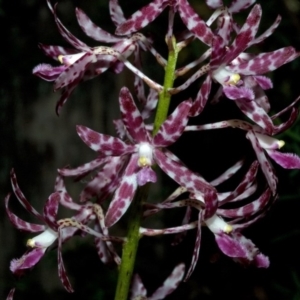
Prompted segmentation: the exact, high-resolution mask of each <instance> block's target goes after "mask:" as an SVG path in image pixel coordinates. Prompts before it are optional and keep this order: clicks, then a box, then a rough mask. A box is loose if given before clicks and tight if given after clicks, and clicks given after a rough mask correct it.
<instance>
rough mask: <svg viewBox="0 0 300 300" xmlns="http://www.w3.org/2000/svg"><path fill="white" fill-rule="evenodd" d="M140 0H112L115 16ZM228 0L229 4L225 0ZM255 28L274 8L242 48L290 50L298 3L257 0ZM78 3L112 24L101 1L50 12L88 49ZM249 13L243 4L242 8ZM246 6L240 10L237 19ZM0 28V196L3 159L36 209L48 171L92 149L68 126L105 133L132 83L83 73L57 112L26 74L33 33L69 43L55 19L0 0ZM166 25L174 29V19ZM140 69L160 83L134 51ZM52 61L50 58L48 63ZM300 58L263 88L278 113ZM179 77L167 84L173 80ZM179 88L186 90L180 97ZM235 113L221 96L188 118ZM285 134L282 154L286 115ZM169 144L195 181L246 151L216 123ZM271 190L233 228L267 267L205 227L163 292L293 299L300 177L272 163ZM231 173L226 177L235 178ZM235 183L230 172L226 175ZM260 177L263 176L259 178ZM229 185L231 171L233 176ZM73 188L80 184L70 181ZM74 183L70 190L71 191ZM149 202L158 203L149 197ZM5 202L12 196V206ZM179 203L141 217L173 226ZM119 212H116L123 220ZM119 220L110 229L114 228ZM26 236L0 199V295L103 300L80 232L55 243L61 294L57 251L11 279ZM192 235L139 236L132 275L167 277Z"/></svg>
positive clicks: (299, 260)
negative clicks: (241, 227)
mask: <svg viewBox="0 0 300 300" xmlns="http://www.w3.org/2000/svg"><path fill="white" fill-rule="evenodd" d="M147 2H148V1H140V0H139V1H137V0H135V1H130V2H129V1H122V0H120V3H121V5H122V7H123V8H124V11H125V12H126V15H127V16H128V15H129V14H132V13H133V12H134V10H135V8H138V7H141V6H142V5H143V4H145V3H147ZM191 2H193V5H194V7H195V9H196V10H197V11H198V12H199V14H200V15H201V16H203V18H204V19H207V18H208V17H209V15H210V13H211V12H210V11H209V10H208V9H207V8H206V6H205V4H203V3H202V1H191ZM227 2H230V1H227ZM261 2H262V3H261V5H262V7H263V18H262V23H261V26H260V32H263V31H264V30H265V29H266V28H268V26H270V25H271V24H272V23H273V21H274V20H275V18H276V16H277V14H278V13H279V14H281V16H282V18H283V20H282V22H281V25H280V26H279V28H278V29H277V30H276V31H275V33H274V34H273V35H272V36H271V37H269V38H268V39H267V40H266V41H265V42H264V43H263V44H262V45H259V46H256V47H253V49H250V50H251V51H253V52H254V53H259V52H266V51H272V50H276V49H279V48H281V47H284V46H289V45H292V46H294V47H296V48H297V49H300V21H299V20H300V2H299V1H297V0H281V1H261ZM75 7H80V8H81V9H83V10H84V11H85V12H86V13H87V14H88V15H89V17H90V18H91V19H92V20H93V21H94V22H95V23H96V24H98V25H99V26H101V27H103V28H104V29H106V30H108V31H109V32H113V31H114V26H113V24H112V22H111V21H110V19H109V16H108V1H103V0H98V1H94V0H90V1H83V0H81V1H79V0H78V1H63V0H62V1H59V6H58V11H59V16H60V18H61V20H62V21H63V23H64V24H65V26H66V27H67V28H68V29H70V30H71V31H72V32H73V33H74V34H75V35H76V36H77V37H78V38H79V39H82V40H83V41H85V42H86V43H88V44H89V45H91V46H96V45H97V44H96V42H95V41H92V40H90V39H89V38H87V37H85V36H84V34H83V33H82V32H81V31H80V28H79V26H78V25H77V23H76V18H75V14H74V8H75ZM247 12H249V10H247ZM247 12H245V13H242V14H241V15H240V16H239V22H240V24H242V23H243V21H244V20H245V17H246V15H247ZM166 16H167V11H165V12H164V13H163V14H162V15H161V16H160V17H159V18H158V19H157V21H156V22H155V23H154V24H152V25H151V26H149V27H147V28H146V29H145V30H144V32H145V33H146V32H148V31H149V32H152V33H153V36H155V45H156V47H157V48H158V50H159V51H160V52H161V53H162V54H163V55H164V56H166V49H165V45H164V42H163V41H164V33H165V30H163V29H164V28H166V22H165V20H166ZM0 26H1V40H2V42H1V45H2V46H1V47H0V51H1V56H0V57H1V59H0V70H1V81H0V105H1V108H0V115H1V117H0V122H1V124H0V128H1V130H0V133H1V137H0V141H1V145H0V153H1V155H0V166H1V172H0V193H1V195H0V199H4V197H5V195H6V194H7V193H8V192H10V191H11V187H10V183H9V172H10V169H11V168H12V167H14V168H15V171H16V173H17V176H18V181H19V185H20V187H21V189H22V191H23V192H24V194H25V195H26V197H27V199H28V200H29V201H30V202H31V203H32V205H33V206H34V207H35V208H36V209H37V210H39V211H41V210H42V207H43V204H44V202H45V200H46V199H47V197H48V196H49V195H50V193H52V191H53V184H54V180H55V176H56V169H57V168H60V167H63V166H65V165H67V164H70V165H71V166H73V167H75V166H78V165H80V164H82V163H85V162H87V161H89V160H91V159H93V158H94V157H95V153H93V152H92V151H91V150H89V149H88V148H87V147H86V146H85V145H84V144H83V143H82V142H81V141H80V139H79V138H78V136H77V134H76V131H75V125H76V124H82V125H85V126H88V127H90V128H93V129H95V130H96V131H99V132H105V133H108V134H115V133H114V129H113V126H112V123H111V120H112V119H114V118H117V117H119V109H118V102H117V99H118V92H119V90H120V88H121V87H122V86H124V85H126V86H128V87H130V88H132V83H131V82H132V78H133V76H132V74H131V73H130V72H129V71H127V70H125V71H124V72H122V73H121V74H119V75H117V76H115V75H114V74H112V73H110V72H106V73H104V74H103V75H101V77H97V78H95V79H93V80H92V81H88V82H85V83H83V84H81V85H80V86H79V87H77V88H76V90H75V92H74V93H73V95H72V96H71V97H70V99H69V100H68V102H67V104H66V105H65V107H64V108H63V110H62V113H61V115H60V116H59V117H57V116H56V114H55V110H54V109H55V103H56V101H57V99H58V98H59V92H58V93H53V92H52V84H51V83H47V82H44V81H42V80H40V79H39V78H36V77H34V76H33V75H32V74H31V72H32V69H33V67H34V66H36V65H37V64H39V63H42V62H47V63H53V62H52V61H51V60H50V59H48V58H46V57H45V56H44V55H43V53H42V52H41V51H40V50H39V49H38V47H37V45H38V43H39V42H42V43H44V44H51V45H62V46H68V45H67V44H66V42H65V41H64V40H63V39H62V37H61V36H60V34H59V33H58V30H57V28H56V26H55V23H54V20H53V16H52V15H51V13H50V12H49V10H48V7H47V5H46V1H41V0H26V1H21V0H15V1H11V0H0ZM176 27H178V28H179V29H180V28H181V27H182V24H181V23H180V20H179V19H178V20H177V21H176ZM202 51H203V49H202V48H201V45H200V43H195V44H194V45H193V46H191V47H189V48H188V50H184V51H183V52H182V54H181V55H180V57H179V62H178V65H179V66H183V65H185V64H186V63H188V62H190V61H192V60H193V59H195V58H196V57H198V56H199V54H201V53H202ZM144 62H145V65H146V67H145V69H146V73H147V74H148V75H149V76H150V77H151V78H153V79H155V80H157V81H158V82H162V74H163V73H162V72H161V68H159V71H157V69H156V67H154V65H155V61H154V60H153V59H152V58H144ZM53 64H54V63H53ZM299 74H300V62H299V59H298V60H297V61H295V62H293V63H291V64H288V65H286V66H283V67H281V68H280V69H279V70H276V71H275V72H273V73H272V74H269V76H270V77H271V78H272V80H273V83H274V88H273V90H270V91H268V96H269V98H270V101H271V105H272V112H277V111H279V110H280V109H282V108H283V107H285V106H286V105H288V104H289V103H291V102H292V101H293V100H294V99H295V98H296V97H297V96H298V95H299V94H300V86H299ZM180 83H181V81H180V80H178V81H177V82H176V84H175V85H179V84H180ZM200 83H201V81H200V80H198V81H197V82H196V83H195V84H193V85H192V87H191V88H190V89H189V91H188V92H184V93H182V94H180V95H179V96H177V97H174V100H173V102H174V104H173V105H172V107H171V109H173V108H174V107H175V105H176V104H177V103H178V102H179V101H181V100H182V99H186V98H188V97H189V96H190V95H191V96H193V97H194V96H195V93H196V92H197V90H198V88H199V86H200ZM188 93H189V94H188ZM236 117H241V115H240V113H239V112H238V110H237V109H236V107H235V105H234V104H233V103H232V102H230V101H223V102H221V103H220V105H219V106H216V107H213V108H207V109H206V110H205V112H204V113H203V115H202V116H201V117H200V118H198V119H196V120H194V121H193V122H194V123H197V122H198V123H208V122H213V121H217V120H222V119H228V118H236ZM281 138H283V139H284V140H285V141H286V146H285V147H284V148H283V149H282V151H286V152H294V153H298V154H299V155H300V146H299V145H300V143H299V142H300V126H299V124H297V123H296V124H295V125H294V126H293V128H291V129H290V130H289V131H288V132H286V133H285V134H284V136H281ZM172 150H173V151H174V152H175V153H176V154H177V155H178V156H179V157H180V158H181V159H182V160H183V161H185V162H186V164H187V165H188V166H189V167H190V168H192V169H193V170H194V171H198V172H201V173H202V174H203V175H204V177H205V178H207V179H208V180H209V179H213V178H214V177H216V176H218V175H219V174H220V173H221V172H223V171H224V170H225V169H226V168H228V167H230V166H231V165H232V164H233V163H234V162H236V161H237V160H239V159H241V158H243V157H245V156H246V157H250V158H249V161H248V163H250V162H251V160H252V159H253V158H254V155H253V151H252V149H251V146H250V144H249V143H248V141H247V140H246V139H245V138H244V133H241V132H239V131H238V130H224V131H216V132H205V133H201V134H199V135H197V134H196V133H189V134H186V135H185V136H184V137H182V138H181V139H180V141H179V142H178V143H177V144H176V145H174V146H173V147H172ZM276 170H277V173H278V176H279V193H280V197H279V199H278V200H277V202H276V203H275V205H274V206H273V207H272V209H271V210H270V211H269V213H268V214H267V216H266V217H265V218H264V219H263V220H261V221H259V222H258V223H256V224H255V225H254V226H252V227H251V228H249V229H247V230H246V231H245V232H244V234H245V235H246V236H247V237H248V238H250V239H251V240H253V242H254V243H255V244H256V245H257V246H258V247H259V248H260V249H261V251H262V252H263V253H264V254H266V255H268V256H269V257H270V261H271V265H270V268H269V269H267V270H263V269H254V268H251V267H250V268H245V267H242V266H240V265H239V264H236V263H235V262H233V261H232V260H231V259H229V258H227V257H225V256H224V255H223V254H222V253H220V251H219V249H218V247H217V246H216V244H215V241H214V237H213V235H212V234H211V233H210V232H208V231H206V230H205V229H204V230H203V236H202V244H201V251H200V259H199V262H198V264H197V268H196V270H195V272H194V274H193V275H192V277H191V278H190V280H189V281H188V282H187V283H184V284H182V285H181V286H180V288H179V289H178V290H177V291H176V292H175V293H174V294H173V295H171V296H170V297H169V298H168V299H191V300H192V299H221V298H225V299H258V300H269V299H271V300H272V299H300V255H299V253H300V245H299V243H298V240H299V239H300V219H299V208H300V205H299V199H298V198H299V191H300V185H299V182H300V181H299V180H300V174H299V172H298V171H287V170H282V169H280V168H277V167H276ZM239 175H240V174H238V175H237V176H239ZM234 180H236V181H234ZM263 180H264V179H262V183H261V184H262V185H264V182H263ZM237 182H238V177H237V179H233V183H232V185H233V186H234V185H235V184H236V183H237ZM174 186H175V185H174V184H173V183H172V182H171V180H169V179H168V178H165V177H163V176H162V180H161V182H160V184H158V187H157V188H155V190H154V192H153V196H152V197H155V198H156V199H163V198H164V197H165V196H166V195H168V193H169V192H171V191H172V187H174ZM68 187H69V189H70V193H71V194H72V196H73V197H74V199H76V197H77V196H76V195H77V194H76V193H77V192H78V187H73V184H72V182H71V181H69V182H68ZM80 187H82V186H80ZM80 187H79V188H80ZM158 201H159V200H158ZM16 202H17V201H16V199H15V198H14V197H13V198H12V200H11V209H12V210H13V211H14V212H15V213H16V214H18V215H19V216H20V217H22V218H24V219H26V220H28V221H30V222H35V221H36V220H34V219H33V218H31V216H28V214H27V213H26V212H24V210H23V209H22V208H21V207H20V206H19V205H18V204H16ZM15 204H16V205H15ZM181 218H182V212H181V211H178V212H177V211H167V212H165V213H164V214H161V215H160V216H159V218H158V219H154V221H153V223H150V225H149V226H152V227H155V228H162V227H166V226H175V225H176V224H179V222H180V220H181ZM125 219H126V217H125ZM124 227H125V221H121V222H120V225H119V226H118V227H117V228H116V230H120V232H124ZM31 236H32V235H30V234H27V233H20V232H19V231H18V230H16V229H15V228H13V227H12V226H11V224H10V222H9V221H8V218H7V216H6V213H5V209H4V201H2V203H1V205H0V242H1V250H0V297H1V299H5V297H6V295H7V293H8V291H9V289H10V288H11V287H13V286H16V287H17V292H16V295H15V299H16V300H18V299H32V300H35V299H45V300H46V299H56V300H60V299H90V300H93V299H95V300H96V299H97V300H100V299H113V294H114V287H115V283H116V270H114V269H113V268H109V267H107V266H103V265H102V263H101V262H100V260H99V259H98V257H97V254H96V251H95V249H94V247H93V241H92V239H91V238H89V237H86V238H84V239H82V238H76V239H74V240H72V241H71V242H69V243H67V244H66V245H65V246H64V251H63V257H64V260H65V265H66V268H67V271H68V274H69V277H70V279H71V282H72V284H73V287H74V288H75V293H74V294H68V293H67V292H66V291H65V290H64V289H63V287H62V285H61V283H60V281H59V279H58V276H57V260H56V251H50V252H48V253H47V255H46V256H45V257H44V258H43V259H42V261H41V262H40V263H39V264H38V265H37V266H36V267H35V268H34V269H33V270H32V271H30V272H28V274H27V275H26V276H25V277H24V278H22V279H21V280H16V279H15V278H14V277H13V276H12V275H11V272H10V271H9V262H10V260H11V259H13V258H18V257H20V256H21V255H22V254H23V253H24V252H25V249H26V246H25V244H26V240H27V239H28V238H30V237H31ZM194 239H195V232H194V231H193V232H189V233H188V235H187V237H186V239H185V240H184V241H183V243H182V244H180V245H179V246H177V247H173V246H171V245H170V244H171V242H172V237H171V236H166V237H157V238H144V239H142V241H141V244H140V248H139V252H138V259H137V264H136V270H137V271H138V272H139V273H140V275H141V277H142V279H143V281H144V283H145V286H146V287H147V288H148V291H149V295H150V294H151V292H153V291H154V290H155V289H156V288H157V287H158V286H160V284H161V283H162V281H163V280H164V279H165V278H166V277H167V276H168V275H169V273H170V272H171V270H172V269H173V267H174V265H175V264H177V263H179V262H181V261H184V262H186V263H187V266H188V265H189V263H190V260H191V254H192V251H193V243H194Z"/></svg>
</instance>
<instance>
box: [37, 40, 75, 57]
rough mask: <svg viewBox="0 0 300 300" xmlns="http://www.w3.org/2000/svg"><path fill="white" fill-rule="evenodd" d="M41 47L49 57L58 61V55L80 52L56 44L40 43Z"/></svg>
mask: <svg viewBox="0 0 300 300" xmlns="http://www.w3.org/2000/svg"><path fill="white" fill-rule="evenodd" d="M39 48H40V49H41V50H42V51H43V52H44V53H45V54H46V55H47V56H49V57H51V58H52V59H54V60H56V61H58V57H59V56H60V55H71V54H76V53H78V50H76V49H71V48H65V47H61V46H54V45H44V44H41V43H39Z"/></svg>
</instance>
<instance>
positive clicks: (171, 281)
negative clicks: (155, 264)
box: [148, 264, 185, 300]
mask: <svg viewBox="0 0 300 300" xmlns="http://www.w3.org/2000/svg"><path fill="white" fill-rule="evenodd" d="M184 271H185V266H184V264H179V265H178V266H176V267H175V269H174V270H173V271H172V273H171V274H170V275H169V277H168V278H167V279H166V280H165V281H164V283H163V285H162V286H161V287H159V288H158V289H157V290H156V291H155V292H154V293H153V294H152V296H150V297H148V300H160V299H165V297H166V296H167V295H169V294H171V293H172V292H173V291H175V290H176V289H177V287H178V285H179V283H180V282H181V281H182V278H183V276H184Z"/></svg>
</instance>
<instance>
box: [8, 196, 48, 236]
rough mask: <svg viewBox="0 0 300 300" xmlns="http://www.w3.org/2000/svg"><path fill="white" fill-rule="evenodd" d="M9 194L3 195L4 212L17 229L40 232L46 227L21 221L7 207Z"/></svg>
mask: <svg viewBox="0 0 300 300" xmlns="http://www.w3.org/2000/svg"><path fill="white" fill-rule="evenodd" d="M9 198H10V194H9V195H7V196H6V197H5V209H6V213H7V215H8V218H9V220H10V222H11V223H12V224H13V225H14V226H15V227H16V228H17V229H19V230H22V231H28V232H41V231H44V230H45V229H46V227H45V226H44V225H39V224H33V223H28V222H26V221H23V220H22V219H20V218H19V217H18V216H16V215H15V214H14V213H12V212H11V211H10V210H9V208H8V202H9Z"/></svg>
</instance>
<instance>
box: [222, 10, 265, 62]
mask: <svg viewBox="0 0 300 300" xmlns="http://www.w3.org/2000/svg"><path fill="white" fill-rule="evenodd" d="M261 15H262V10H261V7H260V5H258V4H256V5H255V6H254V7H253V8H252V10H251V12H250V13H249V15H248V17H247V20H246V22H245V24H244V25H243V27H242V28H241V30H240V31H239V32H238V34H237V36H236V38H235V40H234V41H233V43H232V45H231V46H230V47H229V49H228V51H227V54H226V55H225V57H224V63H226V64H227V63H230V62H231V61H232V60H234V59H235V58H236V57H237V56H238V55H239V54H240V53H242V52H243V51H244V50H245V49H247V48H248V47H249V45H250V44H251V41H252V40H253V39H254V37H255V35H256V33H257V30H258V26H259V23H260V19H261Z"/></svg>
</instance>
